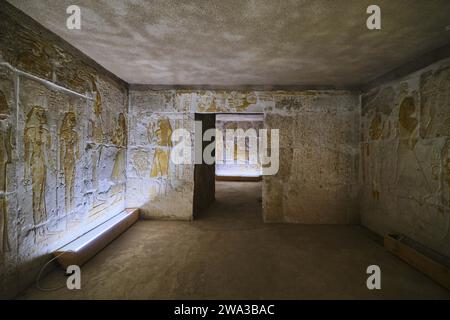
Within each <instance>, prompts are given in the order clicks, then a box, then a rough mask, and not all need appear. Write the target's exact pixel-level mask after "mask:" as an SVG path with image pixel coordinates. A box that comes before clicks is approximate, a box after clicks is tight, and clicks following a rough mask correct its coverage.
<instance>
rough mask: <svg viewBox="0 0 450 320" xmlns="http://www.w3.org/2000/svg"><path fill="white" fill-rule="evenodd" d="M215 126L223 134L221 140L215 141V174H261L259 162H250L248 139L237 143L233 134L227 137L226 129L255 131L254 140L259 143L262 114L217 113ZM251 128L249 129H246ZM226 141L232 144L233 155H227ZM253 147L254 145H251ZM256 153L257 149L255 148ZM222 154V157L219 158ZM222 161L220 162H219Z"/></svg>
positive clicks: (252, 175)
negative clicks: (240, 143)
mask: <svg viewBox="0 0 450 320" xmlns="http://www.w3.org/2000/svg"><path fill="white" fill-rule="evenodd" d="M216 128H217V129H218V130H220V131H221V132H222V134H223V139H222V140H221V141H219V140H217V143H216V150H217V152H216V160H217V163H216V175H217V176H229V177H246V176H247V177H259V176H261V174H262V172H261V163H260V162H256V163H252V161H250V156H249V153H250V144H251V143H250V141H249V139H248V138H246V139H245V143H243V144H242V145H239V144H238V142H237V139H236V138H234V136H233V137H232V138H231V139H230V137H229V138H228V139H227V135H226V130H227V129H231V130H237V129H242V130H243V132H244V133H245V132H249V133H250V132H253V130H255V131H254V133H255V141H256V143H257V145H258V144H259V133H260V132H259V130H260V129H263V128H264V115H263V114H253V115H249V114H218V115H217V116H216ZM247 130H251V131H247ZM227 143H230V145H231V144H234V147H233V148H232V151H233V155H232V156H231V157H227V152H226V145H227ZM253 148H254V147H253ZM256 153H257V150H256ZM219 155H222V159H219V158H218V157H219ZM219 160H221V161H222V163H220V162H219Z"/></svg>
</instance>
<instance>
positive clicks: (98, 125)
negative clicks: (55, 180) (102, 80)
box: [89, 76, 105, 217]
mask: <svg viewBox="0 0 450 320" xmlns="http://www.w3.org/2000/svg"><path fill="white" fill-rule="evenodd" d="M89 78H90V81H91V85H92V91H93V92H94V94H95V99H94V105H93V110H92V111H93V114H94V119H93V120H92V119H91V120H90V123H91V132H90V137H91V139H92V142H93V143H92V144H91V145H90V146H91V148H93V149H92V153H91V160H92V184H93V187H94V189H95V191H94V199H93V204H92V208H91V210H90V212H89V215H90V216H91V217H92V216H95V215H97V214H98V213H100V212H101V211H102V210H104V209H105V200H103V199H100V198H99V196H98V187H99V181H98V176H97V175H98V168H99V167H100V161H101V158H102V151H103V147H104V145H103V144H104V142H105V141H104V140H105V131H104V123H103V116H102V114H103V105H102V96H101V93H100V90H99V89H98V86H97V83H96V79H95V77H94V76H89Z"/></svg>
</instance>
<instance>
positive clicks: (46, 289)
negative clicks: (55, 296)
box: [36, 251, 67, 291]
mask: <svg viewBox="0 0 450 320" xmlns="http://www.w3.org/2000/svg"><path fill="white" fill-rule="evenodd" d="M65 253H67V251H65V252H61V253H60V254H58V255H57V256H55V257H53V258H52V259H51V260H50V261H48V262H47V263H46V264H44V265H43V266H42V268H41V270H40V271H39V274H38V276H37V278H36V288H38V289H39V290H41V291H57V290H61V289H62V288H64V287H66V285H65V284H64V285H63V286H61V287H55V288H43V287H41V285H40V283H39V282H40V280H41V276H42V272H44V270H45V268H46V267H47V266H48V265H49V264H50V263H52V262H53V261H54V260H56V259H58V258H59V257H60V256H62V255H63V254H65Z"/></svg>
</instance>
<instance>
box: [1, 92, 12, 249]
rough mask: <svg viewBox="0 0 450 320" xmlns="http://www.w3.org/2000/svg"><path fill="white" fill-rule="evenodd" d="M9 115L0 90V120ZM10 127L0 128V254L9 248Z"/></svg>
mask: <svg viewBox="0 0 450 320" xmlns="http://www.w3.org/2000/svg"><path fill="white" fill-rule="evenodd" d="M8 116H9V107H8V103H7V101H6V97H5V95H4V94H3V92H1V91H0V120H5V119H7V118H8ZM11 135H12V129H11V127H7V128H6V130H4V128H3V126H2V128H1V130H0V254H3V253H4V252H7V251H9V250H10V247H9V235H8V206H7V200H6V193H7V191H8V190H7V178H6V174H7V171H6V170H7V166H8V164H10V163H11V151H12V145H11Z"/></svg>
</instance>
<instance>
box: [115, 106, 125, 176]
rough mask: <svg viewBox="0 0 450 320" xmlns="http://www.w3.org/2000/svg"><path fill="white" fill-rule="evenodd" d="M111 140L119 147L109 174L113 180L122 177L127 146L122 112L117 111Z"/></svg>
mask: <svg viewBox="0 0 450 320" xmlns="http://www.w3.org/2000/svg"><path fill="white" fill-rule="evenodd" d="M111 142H112V143H113V144H115V145H116V146H117V147H118V148H119V149H118V151H117V154H116V158H115V159H114V167H113V171H112V174H111V179H113V180H120V179H124V178H125V175H124V172H125V158H126V147H127V123H126V119H125V116H124V114H123V113H119V117H118V119H117V126H116V130H115V132H114V133H113V136H112V138H111Z"/></svg>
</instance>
